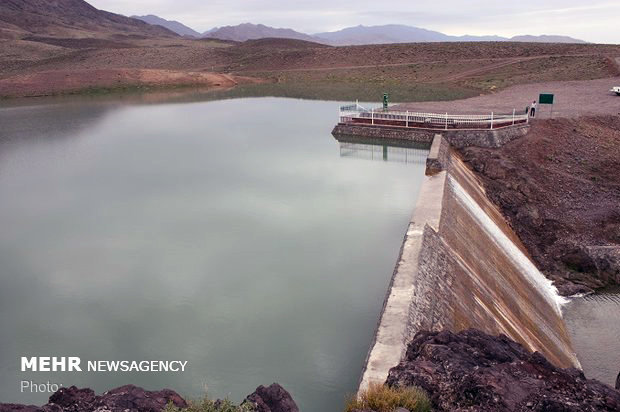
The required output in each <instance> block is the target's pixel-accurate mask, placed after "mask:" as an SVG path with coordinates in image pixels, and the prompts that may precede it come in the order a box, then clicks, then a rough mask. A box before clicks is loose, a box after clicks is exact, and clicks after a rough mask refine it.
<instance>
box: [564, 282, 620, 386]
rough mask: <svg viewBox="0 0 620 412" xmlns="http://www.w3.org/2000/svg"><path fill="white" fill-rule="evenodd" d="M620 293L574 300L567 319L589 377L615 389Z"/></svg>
mask: <svg viewBox="0 0 620 412" xmlns="http://www.w3.org/2000/svg"><path fill="white" fill-rule="evenodd" d="M619 315H620V291H613V292H612V293H598V294H594V295H589V296H585V297H581V298H573V299H572V300H571V302H570V303H569V304H568V305H566V307H565V308H564V319H566V324H567V326H568V330H569V332H570V333H571V338H572V341H573V346H574V347H575V351H576V352H577V357H578V358H579V362H581V366H582V368H583V372H584V373H585V375H586V377H588V378H592V379H598V380H599V381H601V382H603V383H606V384H608V385H610V386H611V387H614V386H615V385H616V376H618V372H620V351H619V350H618V349H619V347H620V321H618V316H619Z"/></svg>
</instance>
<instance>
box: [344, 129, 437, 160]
mask: <svg viewBox="0 0 620 412" xmlns="http://www.w3.org/2000/svg"><path fill="white" fill-rule="evenodd" d="M336 140H337V141H338V144H339V146H340V157H348V158H354V159H365V160H378V161H384V162H395V163H406V164H412V165H418V166H424V165H425V164H426V158H427V157H428V152H429V145H427V144H424V143H416V142H406V141H398V140H389V141H385V140H377V139H362V138H356V137H352V136H348V137H342V136H339V137H336Z"/></svg>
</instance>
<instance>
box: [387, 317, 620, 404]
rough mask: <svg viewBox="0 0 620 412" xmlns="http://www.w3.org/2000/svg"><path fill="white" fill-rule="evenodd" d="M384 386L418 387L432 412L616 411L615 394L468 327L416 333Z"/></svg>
mask: <svg viewBox="0 0 620 412" xmlns="http://www.w3.org/2000/svg"><path fill="white" fill-rule="evenodd" d="M387 384H388V385H390V386H393V385H417V386H419V387H421V388H423V389H424V390H426V391H427V392H428V394H429V397H430V399H431V402H432V403H433V407H434V410H435V411H451V412H457V411H477V412H485V411H546V412H555V411H557V412H573V411H574V412H585V411H610V412H611V411H620V392H618V391H616V390H614V389H612V388H611V387H609V386H607V385H604V384H602V383H600V382H598V381H596V380H589V379H586V378H585V376H584V375H583V373H582V372H581V371H579V370H577V369H574V368H569V369H560V368H557V367H555V366H553V365H552V364H551V363H549V362H548V361H547V360H546V359H545V358H544V357H543V356H542V355H541V354H539V353H538V352H535V353H530V352H528V351H527V350H526V349H525V348H524V347H523V346H521V345H520V344H518V343H516V342H514V341H512V340H510V339H509V338H508V337H506V336H503V335H500V336H497V337H494V336H490V335H487V334H485V333H483V332H480V331H478V330H474V329H470V330H466V331H463V332H460V333H457V334H455V333H452V332H448V331H443V332H426V331H423V332H419V333H418V334H417V335H416V336H415V337H414V339H413V341H412V342H411V343H410V344H409V347H408V349H407V354H406V356H405V359H404V360H403V361H402V362H401V363H400V364H399V365H398V366H397V367H395V368H392V369H391V370H390V374H389V376H388V380H387Z"/></svg>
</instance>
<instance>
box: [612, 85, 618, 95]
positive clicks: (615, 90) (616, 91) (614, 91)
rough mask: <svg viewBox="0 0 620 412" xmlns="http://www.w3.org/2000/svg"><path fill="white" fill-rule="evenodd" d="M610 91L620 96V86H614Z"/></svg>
mask: <svg viewBox="0 0 620 412" xmlns="http://www.w3.org/2000/svg"><path fill="white" fill-rule="evenodd" d="M610 92H612V93H616V95H618V96H620V86H617V87H613V88H612V89H611V90H610Z"/></svg>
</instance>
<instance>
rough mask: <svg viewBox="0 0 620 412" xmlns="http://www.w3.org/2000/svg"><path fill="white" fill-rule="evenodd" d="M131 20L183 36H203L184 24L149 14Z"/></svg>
mask: <svg viewBox="0 0 620 412" xmlns="http://www.w3.org/2000/svg"><path fill="white" fill-rule="evenodd" d="M131 18H133V19H138V20H142V21H143V22H146V23H148V24H152V25H156V26H162V27H165V28H167V29H168V30H171V31H173V32H175V33H176V34H179V35H181V36H190V37H201V34H200V33H198V32H197V31H196V30H194V29H192V28H190V27H187V26H186V25H184V24H183V23H180V22H178V21H176V20H166V19H162V18H161V17H158V16H154V15H152V14H149V15H148V16H131Z"/></svg>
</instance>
